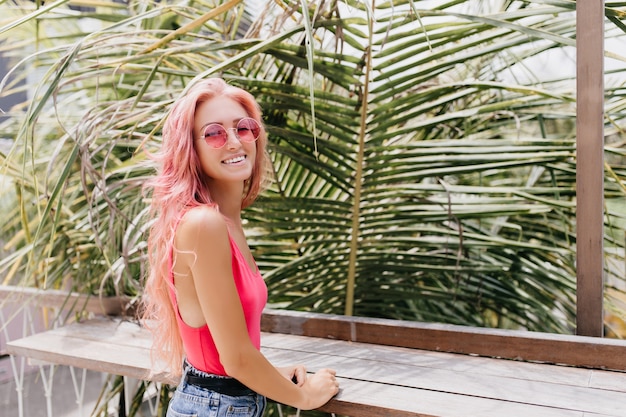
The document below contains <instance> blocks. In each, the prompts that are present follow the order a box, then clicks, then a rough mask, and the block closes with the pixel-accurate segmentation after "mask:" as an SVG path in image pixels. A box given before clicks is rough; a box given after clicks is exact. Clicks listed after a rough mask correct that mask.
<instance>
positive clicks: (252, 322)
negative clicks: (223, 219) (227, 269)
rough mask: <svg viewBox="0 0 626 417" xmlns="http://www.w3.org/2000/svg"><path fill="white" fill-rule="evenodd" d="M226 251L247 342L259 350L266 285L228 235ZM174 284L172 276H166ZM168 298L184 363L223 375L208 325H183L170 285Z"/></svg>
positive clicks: (224, 372) (222, 368) (174, 293)
mask: <svg viewBox="0 0 626 417" xmlns="http://www.w3.org/2000/svg"><path fill="white" fill-rule="evenodd" d="M228 238H229V241H230V250H231V253H232V268H233V276H234V278H235V285H236V286H237V292H238V293H239V299H240V300H241V306H242V307H243V313H244V316H245V318H246V325H247V327H248V335H249V336H250V341H251V342H252V344H253V345H254V346H255V347H256V348H257V349H260V347H261V314H262V313H263V309H264V308H265V304H266V303H267V286H266V285H265V281H263V277H262V276H261V273H260V272H259V271H258V269H256V270H255V271H252V270H251V269H250V266H249V265H248V263H247V262H246V259H245V258H244V257H243V255H242V254H241V252H240V251H239V248H238V247H237V244H236V243H235V242H234V241H233V239H232V237H230V235H229V236H228ZM172 255H173V254H172V253H171V252H170V271H172ZM170 279H171V280H172V284H173V283H174V274H173V273H172V274H171V276H170ZM170 298H171V300H172V304H173V305H174V310H175V311H176V320H177V321H178V328H179V330H180V335H181V338H182V340H183V346H184V349H185V354H186V356H187V361H188V362H189V363H190V364H191V365H193V366H194V367H195V368H196V369H199V370H201V371H204V372H207V373H210V374H215V375H223V376H227V374H226V371H225V370H224V367H223V366H222V364H221V363H220V360H219V354H218V352H217V348H216V347H215V342H214V341H213V337H212V336H211V331H210V329H209V328H208V326H206V325H204V326H202V327H191V326H189V325H187V324H186V323H185V322H184V321H183V319H182V317H181V315H180V312H179V311H178V302H177V299H176V292H175V291H174V288H173V286H172V287H171V289H170Z"/></svg>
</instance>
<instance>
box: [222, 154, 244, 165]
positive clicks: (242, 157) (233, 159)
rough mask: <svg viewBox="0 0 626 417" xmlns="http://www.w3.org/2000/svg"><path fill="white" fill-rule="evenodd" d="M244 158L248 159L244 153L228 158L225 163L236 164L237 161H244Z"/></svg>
mask: <svg viewBox="0 0 626 417" xmlns="http://www.w3.org/2000/svg"><path fill="white" fill-rule="evenodd" d="M244 159H246V157H245V156H243V155H242V156H236V157H234V158H231V159H226V160H225V161H224V162H223V163H224V164H235V163H237V162H241V161H243V160H244Z"/></svg>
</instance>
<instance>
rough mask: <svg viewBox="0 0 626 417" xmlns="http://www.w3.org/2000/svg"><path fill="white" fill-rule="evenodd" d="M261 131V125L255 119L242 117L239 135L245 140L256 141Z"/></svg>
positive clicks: (238, 130)
mask: <svg viewBox="0 0 626 417" xmlns="http://www.w3.org/2000/svg"><path fill="white" fill-rule="evenodd" d="M260 133H261V126H259V124H258V123H257V121H256V120H254V119H250V118H246V119H241V120H240V121H239V123H237V136H239V137H240V138H241V140H243V141H246V142H254V141H255V140H257V139H258V137H259V134H260Z"/></svg>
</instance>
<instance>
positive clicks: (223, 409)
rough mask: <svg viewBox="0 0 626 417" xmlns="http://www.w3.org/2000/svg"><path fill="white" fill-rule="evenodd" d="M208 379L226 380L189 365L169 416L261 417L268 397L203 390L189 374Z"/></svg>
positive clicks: (184, 372) (168, 413)
mask: <svg viewBox="0 0 626 417" xmlns="http://www.w3.org/2000/svg"><path fill="white" fill-rule="evenodd" d="M188 373H191V374H192V375H198V376H203V377H208V378H225V377H222V376H218V375H210V374H207V373H205V372H202V371H200V370H198V369H196V368H194V367H193V366H191V365H189V364H188V363H185V368H184V371H183V376H182V378H181V382H180V383H179V384H178V387H177V388H176V391H175V392H174V396H173V397H172V399H171V401H170V403H169V406H168V408H167V414H166V417H261V416H262V415H263V411H265V405H266V400H265V397H264V396H262V395H260V394H256V393H252V394H250V395H242V396H237V397H231V396H229V395H225V394H220V393H218V392H215V391H212V390H209V389H206V388H201V387H199V386H196V385H192V384H189V383H188V382H187V378H186V376H187V374H188Z"/></svg>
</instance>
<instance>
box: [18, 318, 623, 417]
mask: <svg viewBox="0 0 626 417" xmlns="http://www.w3.org/2000/svg"><path fill="white" fill-rule="evenodd" d="M262 328H263V332H264V333H263V336H262V350H263V353H264V354H265V355H266V356H267V357H268V358H269V359H270V360H271V361H272V362H273V363H275V364H276V365H286V364H293V363H304V364H306V365H307V366H308V367H309V369H311V370H315V369H318V368H321V367H327V366H330V367H333V368H335V369H337V371H338V373H337V374H338V378H339V381H340V383H341V387H342V390H341V392H340V393H339V395H337V396H336V397H335V398H334V399H333V400H331V401H330V402H329V403H328V404H327V405H325V406H324V407H322V408H321V410H322V411H326V412H329V413H336V414H341V415H347V416H353V417H380V416H385V417H395V416H397V417H405V416H424V417H426V416H429V417H434V416H441V417H472V416H480V417H516V416H520V417H521V416H523V417H529V416H532V417H591V416H595V417H599V416H614V417H624V416H626V342H624V341H620V340H613V339H599V338H589V337H580V336H568V335H554V334H544V333H532V332H522V331H520V332H518V331H506V330H494V329H477V328H469V327H463V326H450V325H439V324H423V323H412V322H398V321H395V320H381V319H367V318H354V317H345V316H332V315H324V314H312V313H299V312H292V311H277V310H267V311H266V312H265V314H264V316H263V326H262ZM149 346H150V334H149V333H148V332H147V331H146V330H145V329H143V328H141V327H140V326H139V325H137V324H136V323H133V322H130V321H124V320H121V319H119V318H106V317H99V318H95V319H91V320H87V321H84V322H80V323H74V324H70V325H67V326H64V327H60V328H57V329H54V330H50V331H47V332H43V333H39V334H36V335H32V336H29V337H26V338H22V339H19V340H15V341H12V342H10V343H8V346H7V348H8V350H9V352H10V353H11V354H13V355H21V356H25V357H28V358H33V359H37V360H42V361H48V362H52V363H56V364H63V365H72V366H75V367H82V368H86V369H91V370H95V371H101V372H107V373H111V374H117V375H124V376H128V377H132V378H139V379H145V378H148V371H149V367H150V359H149ZM555 363H560V364H562V365H555ZM151 378H152V380H155V381H160V382H167V381H165V379H164V378H163V376H162V375H155V376H153V377H151Z"/></svg>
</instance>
